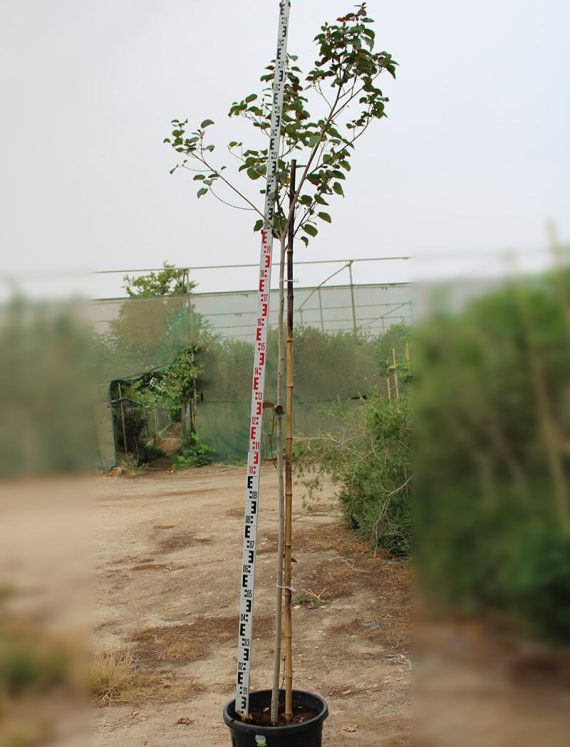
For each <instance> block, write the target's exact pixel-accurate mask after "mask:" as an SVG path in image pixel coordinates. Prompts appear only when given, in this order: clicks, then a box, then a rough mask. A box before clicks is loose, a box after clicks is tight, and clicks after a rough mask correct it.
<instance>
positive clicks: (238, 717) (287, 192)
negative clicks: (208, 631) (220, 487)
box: [165, 0, 397, 747]
mask: <svg viewBox="0 0 570 747" xmlns="http://www.w3.org/2000/svg"><path fill="white" fill-rule="evenodd" d="M285 5H287V12H288V5H289V3H288V0H282V2H281V8H280V10H281V15H283V12H284V6H285ZM373 23H374V21H373V19H372V18H370V17H369V16H368V14H367V8H366V3H361V4H360V5H358V6H357V7H356V10H355V11H352V12H349V13H347V14H346V15H345V16H342V17H340V18H337V19H336V20H335V21H334V22H332V23H329V22H325V23H323V25H322V26H321V28H320V31H319V33H318V34H317V35H316V36H315V39H314V41H315V43H316V59H315V60H314V62H313V64H312V65H311V66H310V67H309V70H308V72H307V73H304V72H303V71H302V69H301V67H300V66H299V64H298V58H297V57H295V56H294V55H287V57H286V64H285V65H283V61H282V60H281V61H280V60H277V62H276V61H273V62H271V64H269V65H268V67H267V68H266V69H265V71H264V73H263V75H262V76H261V79H260V80H261V83H262V84H263V86H264V87H263V88H262V90H261V92H259V93H251V94H249V95H247V96H245V97H244V98H242V99H240V100H239V101H236V102H234V103H233V104H232V105H231V107H230V110H229V116H230V117H242V118H245V119H246V120H248V122H250V123H251V125H252V127H253V128H254V131H255V133H256V134H257V136H258V137H257V138H256V142H255V143H252V144H251V145H245V144H244V143H243V142H238V141H232V142H230V143H229V144H228V146H227V147H228V150H229V153H230V154H231V155H232V157H233V163H234V165H235V167H236V168H237V174H236V175H235V176H231V169H228V168H227V166H226V165H222V164H220V163H218V162H217V161H216V156H215V150H216V146H215V144H213V143H211V142H210V133H211V129H210V128H211V126H212V125H213V124H214V122H213V121H212V120H210V119H205V120H203V121H202V123H201V125H200V127H198V128H197V129H194V130H192V129H191V128H190V125H189V121H188V120H187V119H185V120H178V119H175V120H172V125H173V129H172V134H171V136H170V137H168V138H166V139H165V142H167V143H168V144H170V145H171V146H172V148H173V149H174V150H175V151H176V152H177V153H178V154H179V156H180V161H179V163H177V165H176V166H175V167H174V168H173V169H172V171H171V173H174V172H175V171H176V170H178V169H183V170H187V171H190V172H192V174H193V179H194V181H196V182H197V185H198V191H197V196H198V198H201V197H203V196H205V195H210V196H211V197H213V198H215V199H218V200H220V201H221V202H222V203H224V204H226V205H230V206H232V207H236V208H241V209H247V210H251V212H252V213H253V215H254V216H255V217H256V221H255V225H254V231H262V230H263V231H267V230H270V231H271V232H272V236H273V238H274V239H275V240H276V241H277V243H278V246H279V308H278V367H277V381H276V395H275V403H274V412H275V416H276V419H277V429H276V430H277V433H276V450H277V460H278V461H277V468H278V479H279V490H278V495H279V507H278V508H279V537H278V544H277V548H276V551H277V552H276V555H277V565H276V580H277V596H276V618H275V619H276V625H275V660H274V676H273V683H272V688H271V690H269V689H268V690H264V691H258V692H256V693H252V694H251V699H250V701H249V708H248V711H247V713H240V711H239V709H238V708H237V707H236V702H235V701H232V702H231V703H229V704H228V705H227V706H226V708H225V710H224V719H225V721H226V723H227V724H228V725H229V727H230V729H231V731H232V738H233V743H234V745H240V747H241V746H242V745H243V746H244V747H245V746H246V745H247V746H249V745H252V746H253V745H256V744H257V745H260V744H264V743H267V744H268V745H269V746H270V747H278V746H279V745H291V744H293V743H294V744H296V745H300V746H302V745H307V747H309V746H311V747H313V746H314V747H316V745H319V744H320V739H321V736H320V735H321V731H322V723H323V721H324V719H325V718H326V716H327V714H328V709H327V705H326V703H325V702H324V700H322V698H319V696H316V695H314V694H312V693H304V692H302V691H298V690H294V689H293V667H292V618H291V596H292V593H291V592H292V589H291V579H292V576H291V547H292V522H291V517H292V463H291V462H292V444H293V389H294V375H293V301H294V298H293V244H294V240H295V238H298V239H299V240H300V241H302V242H303V243H304V245H305V246H308V245H309V242H310V241H311V240H312V239H314V238H316V236H317V234H318V232H319V226H320V225H322V223H331V221H332V218H331V215H330V212H328V211H329V209H330V208H329V202H330V201H331V200H334V199H336V198H338V197H344V185H345V183H346V180H347V176H348V174H349V172H350V170H351V164H350V161H351V157H352V155H353V153H354V150H355V148H356V145H357V142H358V140H359V139H360V138H361V137H362V136H363V135H364V133H365V132H366V131H367V129H368V127H369V126H370V125H371V124H372V122H373V121H374V120H377V119H381V118H383V117H384V116H386V113H385V105H386V102H387V98H386V97H385V96H384V94H383V92H382V90H381V89H380V87H379V79H380V77H381V76H382V75H383V74H386V73H388V74H389V75H392V76H394V77H395V72H396V64H397V63H396V62H395V61H394V60H393V59H392V56H391V55H390V54H388V53H387V52H385V51H376V40H375V32H374V30H373ZM277 64H280V65H281V66H282V68H283V67H284V68H285V69H284V90H282V93H283V106H282V114H281V132H280V134H281V143H280V150H279V156H278V158H277V161H276V163H275V166H276V171H275V174H273V175H272V177H273V180H274V182H273V183H274V185H275V188H274V192H272V193H271V194H270V196H269V202H270V203H271V221H270V225H269V227H268V226H267V211H265V212H264V211H263V208H262V207H261V206H260V205H258V204H257V202H256V199H255V198H252V197H250V195H249V194H248V191H247V187H246V186H244V185H243V184H242V182H240V180H239V176H240V175H241V176H242V177H245V179H246V180H250V181H253V182H256V181H258V180H262V179H263V178H267V176H268V175H267V163H268V155H270V153H269V143H268V142H267V141H266V142H265V143H263V142H262V144H261V145H259V144H258V142H257V140H262V138H263V136H264V135H266V136H268V135H270V134H271V133H272V113H273V111H274V103H275V97H274V94H275V87H276V85H277V82H278V78H279V75H277V74H276V69H275V67H276V65H277ZM272 80H273V86H272V85H271V81H272ZM265 192H266V190H265V189H261V190H260V194H262V195H264V194H265ZM236 202H237V204H236ZM267 204H268V199H267V198H266V206H267ZM286 269H287V273H286ZM285 274H287V283H285ZM285 291H287V293H285ZM285 296H287V326H286V334H285V325H284V321H285ZM285 351H286V353H287V356H286V357H287V365H286V366H285ZM285 374H286V378H287V396H286V406H285V407H284V406H283V402H284V397H283V379H284V375H285ZM283 415H285V418H286V429H287V434H286V439H285V442H286V444H285V445H286V448H285V449H284V429H283V423H282V419H283ZM282 643H284V659H285V689H284V691H281V690H280V688H279V683H280V677H281V654H282ZM293 739H294V742H293V741H292V740H293ZM264 740H266V741H264Z"/></svg>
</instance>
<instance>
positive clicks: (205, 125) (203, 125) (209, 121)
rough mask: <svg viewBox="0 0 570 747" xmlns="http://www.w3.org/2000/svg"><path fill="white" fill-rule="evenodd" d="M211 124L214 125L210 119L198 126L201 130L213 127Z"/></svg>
mask: <svg viewBox="0 0 570 747" xmlns="http://www.w3.org/2000/svg"><path fill="white" fill-rule="evenodd" d="M213 124H214V122H213V120H211V119H205V120H204V121H203V122H202V124H201V125H200V127H201V128H202V129H204V128H205V127H209V126H210V125H213Z"/></svg>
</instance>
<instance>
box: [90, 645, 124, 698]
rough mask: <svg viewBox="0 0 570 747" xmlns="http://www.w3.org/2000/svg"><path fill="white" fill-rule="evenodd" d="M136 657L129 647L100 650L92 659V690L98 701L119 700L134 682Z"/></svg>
mask: <svg viewBox="0 0 570 747" xmlns="http://www.w3.org/2000/svg"><path fill="white" fill-rule="evenodd" d="M133 667H134V658H133V655H132V653H131V651H130V649H128V648H126V647H125V648H113V649H109V650H107V651H98V652H97V653H96V654H95V655H94V656H93V659H92V661H91V668H90V684H91V692H92V693H93V696H94V697H95V699H96V700H97V702H98V703H100V704H102V705H106V704H108V703H110V702H111V701H112V700H117V699H119V698H120V696H121V695H122V694H123V693H124V691H125V690H127V689H128V688H129V687H130V686H131V684H132V682H133Z"/></svg>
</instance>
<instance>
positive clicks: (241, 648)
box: [236, 0, 291, 716]
mask: <svg viewBox="0 0 570 747" xmlns="http://www.w3.org/2000/svg"><path fill="white" fill-rule="evenodd" d="M290 7H291V0H281V2H280V3H279V33H278V36H277V54H276V57H275V75H274V78H273V110H272V113H271V129H270V131H269V149H268V154H267V186H266V191H265V210H264V213H263V215H264V221H263V228H262V231H261V258H260V262H259V286H258V295H257V309H258V311H257V323H256V329H255V353H254V361H253V380H252V387H251V388H252V392H251V394H252V396H251V417H250V428H249V449H248V455H247V487H246V494H245V521H244V533H243V559H242V573H241V589H240V609H239V611H240V614H239V639H238V664H237V685H236V712H237V713H238V714H240V715H241V716H245V715H247V713H248V712H249V675H250V667H251V644H252V629H253V593H254V588H255V558H256V541H257V516H258V508H259V478H260V471H261V433H262V431H261V427H262V419H263V393H264V388H265V367H266V352H267V327H268V321H269V291H270V287H271V251H272V248H273V215H274V211H275V197H276V190H277V166H278V160H279V145H280V142H281V115H282V111H283V93H284V89H285V73H286V67H287V34H288V30H289V10H290Z"/></svg>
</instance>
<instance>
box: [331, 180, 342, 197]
mask: <svg viewBox="0 0 570 747" xmlns="http://www.w3.org/2000/svg"><path fill="white" fill-rule="evenodd" d="M333 189H334V191H335V192H336V193H337V195H340V196H341V197H344V190H343V188H342V184H341V183H340V182H335V183H334V184H333Z"/></svg>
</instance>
